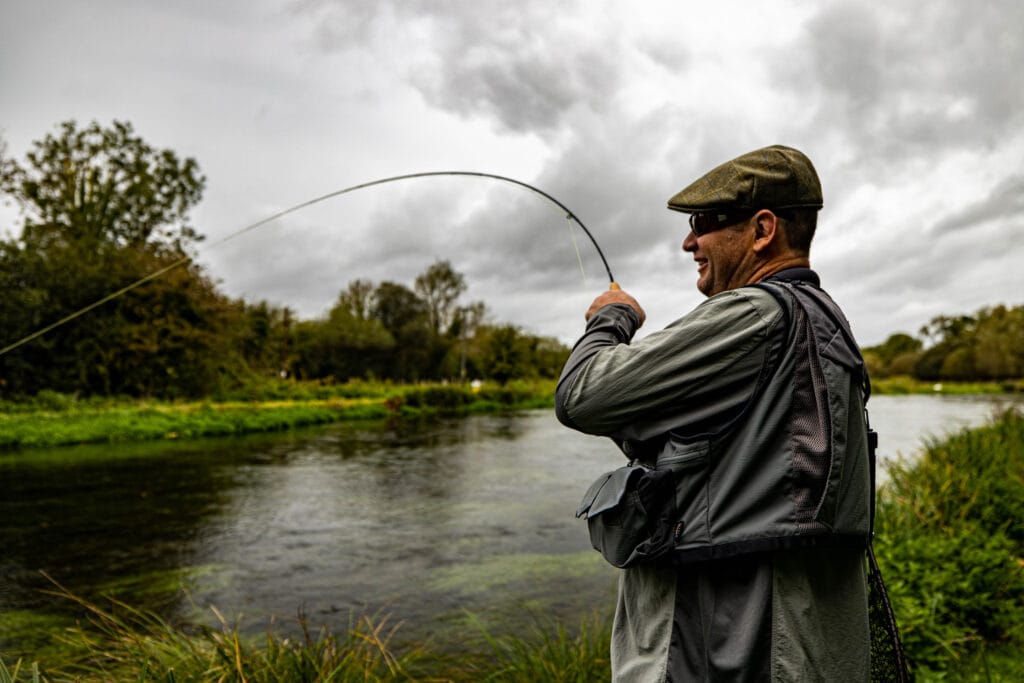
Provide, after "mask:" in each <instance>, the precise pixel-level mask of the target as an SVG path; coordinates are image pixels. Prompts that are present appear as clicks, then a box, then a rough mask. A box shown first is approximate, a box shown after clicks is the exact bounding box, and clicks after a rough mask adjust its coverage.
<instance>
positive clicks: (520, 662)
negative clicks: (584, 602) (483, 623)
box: [466, 614, 611, 683]
mask: <svg viewBox="0 0 1024 683" xmlns="http://www.w3.org/2000/svg"><path fill="white" fill-rule="evenodd" d="M482 634H483V638H484V640H485V642H486V644H487V646H488V648H489V649H490V653H489V655H487V656H485V657H484V658H481V659H480V662H479V663H478V664H476V665H475V666H474V665H470V666H469V667H468V669H469V670H468V671H467V672H466V674H469V675H470V676H471V677H470V678H469V680H475V681H502V682H503V683H504V682H507V683H536V682H537V681H544V682H545V683H600V682H601V681H610V680H611V662H610V659H609V652H608V643H609V642H610V641H611V622H610V621H609V620H608V619H604V618H602V617H601V616H600V615H598V614H595V615H594V616H593V618H592V619H590V620H584V621H582V622H581V624H580V627H579V629H578V630H577V632H576V633H575V634H573V633H570V632H569V631H568V630H567V629H566V628H565V626H564V625H562V624H559V623H557V622H551V623H548V624H543V623H538V624H534V626H533V628H532V630H531V633H530V634H529V636H527V637H525V638H523V637H520V636H512V635H508V636H494V635H492V634H490V633H488V632H487V631H485V630H482Z"/></svg>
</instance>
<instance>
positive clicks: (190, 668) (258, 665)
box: [0, 411, 1024, 683]
mask: <svg viewBox="0 0 1024 683" xmlns="http://www.w3.org/2000/svg"><path fill="white" fill-rule="evenodd" d="M1021 500H1024V415H1022V414H1021V413H1020V412H1013V411H1011V412H1007V413H1005V414H1003V415H1002V416H1001V417H1000V418H999V419H997V420H995V421H994V422H993V423H992V424H990V425H988V426H985V427H982V428H979V429H973V430H964V431H962V432H960V433H958V434H954V435H951V436H949V437H947V438H946V439H944V440H941V441H933V442H931V443H929V444H928V445H927V447H926V448H925V450H924V451H923V453H922V454H921V457H920V458H919V459H917V460H915V461H914V462H912V463H910V462H907V463H900V464H896V465H894V466H892V467H891V468H890V470H889V481H888V482H887V483H886V484H885V486H884V487H883V488H882V490H881V491H880V492H879V500H878V513H877V526H876V536H875V548H876V554H877V555H878V559H879V562H880V564H881V565H882V570H883V573H884V575H885V577H886V580H887V584H888V588H889V592H890V596H891V599H892V602H893V607H894V610H895V612H896V617H897V620H898V621H899V625H900V629H901V631H902V636H903V642H904V645H905V648H906V652H907V655H908V659H909V661H910V663H911V666H912V668H913V670H914V672H915V674H916V676H917V680H919V681H940V680H944V681H979V682H980V681H1016V680H1021V678H1022V677H1024V656H1022V655H1024V509H1022V508H1021V505H1020V501H1021ZM54 592H55V594H57V595H59V596H61V597H63V598H64V599H66V600H70V601H72V602H75V603H77V604H79V605H80V606H81V608H82V610H83V612H84V613H85V614H86V615H87V618H86V619H84V620H83V621H82V622H81V623H80V624H79V625H78V626H76V627H74V628H71V629H67V630H65V631H63V632H62V633H61V634H59V635H58V636H57V643H56V645H55V646H54V648H50V649H48V650H47V652H48V653H50V654H48V656H47V659H46V660H45V661H42V662H36V661H28V660H25V659H17V660H12V659H11V658H9V657H8V658H3V659H2V660H0V667H6V668H0V682H4V683H6V682H7V681H18V682H19V683H21V682H23V681H54V682H56V681H72V680H78V681H101V680H104V681H105V680H136V681H167V682H170V681H185V680H189V681H193V680H194V681H328V680H330V681H396V680H407V681H488V680H490V681H523V682H525V681H531V682H535V681H564V682H580V681H607V680H608V679H609V674H608V650H607V643H608V638H609V628H610V615H609V614H601V613H599V614H596V615H595V616H593V617H591V618H588V619H586V620H584V621H582V622H581V623H580V624H578V625H575V626H573V627H571V628H569V627H566V626H564V625H560V624H557V623H539V624H538V625H537V626H536V627H535V630H534V632H533V633H531V634H527V635H493V634H489V633H487V632H485V631H484V630H483V629H482V628H481V629H480V635H479V637H478V638H477V639H476V641H474V642H472V643H469V652H468V653H465V654H460V655H450V654H444V653H440V652H435V651H432V650H431V647H430V643H418V644H408V643H402V642H401V641H400V640H399V639H398V638H397V634H398V628H397V627H395V626H391V625H390V624H389V622H388V620H387V618H386V617H380V616H379V615H378V616H362V617H358V618H356V619H354V620H353V622H352V624H351V625H350V627H349V628H348V629H347V630H344V631H343V632H340V633H331V632H329V631H327V630H323V629H321V630H315V629H313V628H312V627H311V625H309V624H307V623H305V622H304V620H303V619H302V618H301V617H300V619H299V620H300V624H301V627H302V628H301V633H302V634H303V635H302V637H300V638H297V639H289V638H287V637H284V636H281V635H279V634H277V633H276V631H275V628H274V625H273V624H271V625H270V626H269V628H268V632H267V635H266V636H265V637H264V638H263V639H261V640H252V639H246V638H245V637H243V636H241V635H240V630H239V627H238V624H237V623H236V622H232V621H230V620H229V619H226V618H225V617H223V616H222V615H220V614H219V613H218V612H216V610H214V614H215V615H216V616H217V618H218V621H219V626H217V627H208V626H197V625H187V624H172V623H168V622H167V621H165V620H163V619H162V618H160V617H159V616H157V615H155V614H152V613H148V612H143V611H140V610H137V609H134V608H133V607H131V606H129V605H126V604H123V603H121V602H118V601H117V600H116V599H113V598H112V599H110V601H109V604H106V605H97V604H92V603H88V602H86V601H84V600H82V599H80V598H78V597H76V596H74V595H72V594H70V593H68V592H67V591H64V590H63V589H61V588H60V587H59V586H58V587H56V588H55V589H54Z"/></svg>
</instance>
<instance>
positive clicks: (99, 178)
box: [0, 121, 206, 251]
mask: <svg viewBox="0 0 1024 683" xmlns="http://www.w3.org/2000/svg"><path fill="white" fill-rule="evenodd" d="M205 183H206V179H205V178H204V177H203V176H202V175H201V174H200V172H199V167H198V165H197V163H196V161H195V160H194V159H191V158H188V159H184V160H179V159H178V156H177V155H176V154H175V153H174V152H173V151H171V150H169V149H164V150H157V149H154V148H153V147H151V146H150V145H149V144H147V143H146V142H145V141H144V140H143V139H142V138H140V137H138V136H137V135H135V133H134V131H133V129H132V126H131V124H130V123H127V122H121V121H114V122H113V124H112V125H111V126H110V127H109V128H103V127H101V126H100V125H99V124H98V123H96V122H93V123H92V124H90V125H89V126H87V127H86V128H85V129H82V130H79V129H78V126H77V125H76V123H75V122H74V121H65V122H64V123H62V124H60V126H59V133H58V134H57V135H54V134H52V133H51V134H48V135H47V136H46V137H44V138H43V139H42V140H40V141H37V142H36V143H35V145H34V147H33V149H32V151H30V152H29V153H28V154H27V155H26V157H25V163H24V164H20V163H18V162H16V161H14V160H12V159H9V158H4V159H3V161H2V162H0V191H2V192H3V193H4V194H6V195H8V196H10V197H11V198H13V199H14V201H15V202H16V203H17V204H18V206H19V208H20V209H21V211H22V215H23V218H24V223H23V229H22V240H23V241H24V243H25V244H27V245H37V246H45V245H47V244H50V243H52V242H55V241H57V242H62V243H78V244H79V245H82V246H85V245H89V246H93V247H98V246H100V245H116V246H126V245H133V246H139V245H143V244H147V245H151V246H156V247H160V248H172V249H173V250H175V251H181V250H183V249H185V248H186V247H188V246H189V245H191V244H192V243H194V242H197V241H199V240H200V239H201V237H200V236H199V234H198V233H197V232H196V231H195V230H194V229H193V228H192V227H191V226H190V225H189V223H188V214H189V212H190V211H191V210H192V208H193V207H195V205H196V204H198V203H199V200H200V199H201V198H202V193H203V187H204V185H205Z"/></svg>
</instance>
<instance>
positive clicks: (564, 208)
mask: <svg viewBox="0 0 1024 683" xmlns="http://www.w3.org/2000/svg"><path fill="white" fill-rule="evenodd" d="M432 176H471V177H477V178H490V179H492V180H500V181H503V182H506V183H512V184H513V185H518V186H519V187H523V188H526V189H527V190H530V191H532V192H535V193H537V194H539V195H540V196H542V197H544V198H545V199H547V200H548V201H550V202H552V203H553V204H555V205H556V206H557V207H558V208H560V209H562V211H564V212H565V217H566V218H567V219H568V220H570V221H575V222H576V225H578V226H580V228H581V229H582V230H583V232H584V234H586V236H587V237H588V238H589V239H590V243H591V244H593V245H594V249H595V250H597V255H598V256H599V257H600V258H601V263H602V264H603V265H604V269H605V272H606V273H607V274H608V281H609V289H618V288H619V285H618V284H617V283H616V282H615V277H614V276H613V275H612V269H611V268H610V267H609V266H608V260H607V259H606V258H605V257H604V252H602V251H601V247H600V245H599V244H598V243H597V240H596V239H595V238H594V235H593V234H591V232H590V230H588V229H587V226H585V225H584V224H583V221H581V220H580V219H579V217H577V216H576V214H575V213H573V212H572V210H571V209H570V208H569V207H567V206H566V205H565V204H563V203H562V202H560V201H558V200H557V199H555V198H554V197H553V196H551V195H550V194H548V193H547V192H545V191H544V190H541V189H540V188H538V187H534V186H533V185H530V184H529V183H526V182H523V181H522V180H516V179H515V178H509V177H508V176H503V175H496V174H494V173H483V172H481V171H426V172H423V173H407V174H405V175H397V176H391V177H390V178H381V179H379V180H371V181H370V182H368V183H360V184H358V185H352V186H351V187H346V188H344V189H341V190H335V191H334V192H328V193H327V194H324V195H320V196H319V197H314V198H313V199H310V200H308V201H305V202H302V203H300V204H296V205H294V206H291V207H288V208H287V209H284V210H283V211H278V212H277V213H275V214H272V215H270V216H267V217H266V218H263V219H261V220H258V221H256V222H255V223H251V224H249V225H247V226H245V227H243V228H240V229H239V230H236V231H235V232H233V233H231V234H229V235H228V236H226V237H224V238H222V239H220V240H218V241H216V242H213V243H212V244H211V245H210V246H211V247H212V246H217V245H220V244H224V243H225V242H228V241H230V240H233V239H235V238H236V237H238V236H240V235H243V234H245V233H247V232H250V231H252V230H255V229H256V228H259V227H261V226H264V225H266V224H267V223H271V222H273V221H275V220H277V219H279V218H283V217H284V216H287V215H289V214H292V213H295V212H296V211H300V210H302V209H305V208H307V207H310V206H313V205H314V204H319V203H320V202H324V201H327V200H328V199H333V198H335V197H340V196H341V195H343V194H347V193H349V192H355V191H356V190H362V189H365V188H368V187H373V186H375V185H384V184H385V183H393V182H396V181H399V180H410V179H412V178H428V177H432ZM573 244H575V239H574V240H573ZM578 256H579V254H578V252H577V258H578ZM191 260H192V257H190V256H183V257H181V258H180V259H178V260H177V261H174V262H172V263H170V264H169V265H166V266H164V267H163V268H160V269H159V270H156V271H154V272H152V273H150V274H149V275H146V276H145V277H142V278H139V279H138V280H136V281H135V282H132V283H130V284H128V285H126V286H124V287H122V288H121V289H119V290H117V291H115V292H111V293H110V294H108V295H106V296H105V297H103V298H102V299H99V300H97V301H94V302H93V303H91V304H89V305H87V306H84V307H82V308H80V309H78V310H77V311H74V312H73V313H70V314H68V315H66V316H64V317H63V318H61V319H60V320H58V321H56V322H54V323H51V324H49V325H47V326H46V327H43V328H41V329H39V330H36V331H35V332H33V333H31V334H29V335H28V336H25V337H23V338H21V339H19V340H18V341H16V342H14V343H12V344H8V345H7V346H5V347H3V348H2V349H0V356H3V355H4V354H6V353H8V352H10V351H13V350H14V349H16V348H18V347H19V346H22V345H24V344H27V343H28V342H30V341H32V340H33V339H36V338H38V337H41V336H43V335H44V334H46V333H48V332H51V331H52V330H55V329H57V328H58V327H60V326H62V325H65V324H67V323H69V322H71V321H72V320H74V319H76V318H79V317H81V316H83V315H85V314H86V313H88V312H89V311H91V310H93V309H95V308H98V307H99V306H102V305H103V304H105V303H107V302H109V301H113V300H114V299H116V298H118V297H120V296H122V295H124V294H127V293H128V292H130V291H132V290H133V289H136V288H138V287H141V286H142V285H144V284H146V283H147V282H151V281H153V280H156V279H157V278H159V277H161V276H163V275H164V274H166V273H168V272H170V271H172V270H174V269H175V268H178V267H180V266H183V265H185V264H187V263H189V262H190V261H191ZM581 267H582V264H581Z"/></svg>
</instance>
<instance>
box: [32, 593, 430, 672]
mask: <svg viewBox="0 0 1024 683" xmlns="http://www.w3.org/2000/svg"><path fill="white" fill-rule="evenodd" d="M54 594H56V595H58V596H60V597H62V598H65V599H67V600H70V601H72V602H74V603H76V604H77V605H78V606H79V607H80V608H81V609H82V610H83V611H84V613H85V614H86V615H87V623H85V624H80V625H79V626H77V627H75V628H71V629H68V630H67V631H66V632H65V633H64V634H63V635H62V636H60V639H61V641H62V642H63V643H64V645H65V647H66V650H67V652H69V653H73V656H74V659H73V660H72V661H70V662H66V663H61V664H60V665H58V666H55V667H53V670H51V671H47V672H46V676H47V678H48V679H49V680H53V681H64V680H75V681H110V680H138V681H166V682H167V683H172V682H175V681H239V682H241V681H251V682H252V683H261V682H266V683H270V682H275V683H276V682H279V681H335V682H338V683H345V682H348V681H351V682H356V681H358V682H359V683H365V682H371V683H372V682H374V681H395V680H415V675H416V673H417V672H418V666H419V662H420V660H422V658H423V652H422V651H421V650H419V649H418V648H414V647H410V648H406V649H405V650H404V651H403V652H402V653H401V654H396V652H395V649H394V647H393V646H392V643H391V640H392V638H393V637H394V634H395V632H396V630H397V627H389V626H388V624H387V619H386V618H385V619H380V620H377V619H374V618H370V617H365V616H364V617H362V618H361V619H359V620H358V621H356V622H354V623H351V624H350V625H349V627H348V628H347V629H346V630H344V631H343V632H341V633H340V634H333V633H330V632H328V631H327V630H326V629H321V630H319V631H318V632H316V633H314V632H312V630H311V629H310V628H309V625H308V622H307V620H306V619H305V617H303V616H302V615H300V616H299V617H298V619H297V623H298V626H299V631H300V632H301V634H302V636H301V638H300V639H298V640H296V641H293V640H291V639H289V638H287V637H283V636H280V635H278V634H277V633H276V632H275V631H274V625H273V623H272V624H271V626H270V629H269V630H268V632H267V635H266V639H265V642H264V643H263V644H262V645H260V644H259V643H258V641H257V642H253V641H251V640H250V639H247V638H244V637H243V636H242V635H241V633H240V624H239V623H238V622H229V621H228V620H226V619H225V618H224V617H223V615H221V614H220V612H218V611H217V610H216V609H215V608H211V609H212V610H213V613H214V615H215V616H216V618H217V621H218V622H219V626H218V627H215V628H210V627H207V626H202V625H197V626H186V627H179V626H176V625H174V624H171V623H169V622H167V621H166V620H164V619H163V618H162V617H160V616H159V615H157V614H155V613H152V612H148V611H143V610H139V609H136V608H134V607H131V606H130V605H127V604H125V603H123V602H120V601H118V600H116V599H113V598H111V599H110V600H109V602H110V605H109V607H101V606H99V605H96V604H94V603H92V602H89V601H87V600H84V599H82V598H80V597H78V596H76V595H74V594H72V593H70V592H68V591H67V590H66V589H63V588H62V587H59V586H58V589H57V590H56V591H54ZM424 680H425V679H424Z"/></svg>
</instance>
